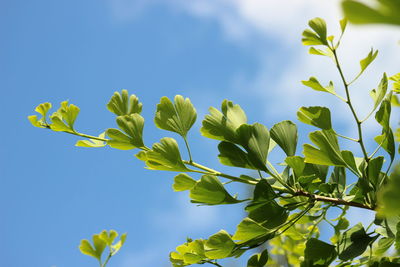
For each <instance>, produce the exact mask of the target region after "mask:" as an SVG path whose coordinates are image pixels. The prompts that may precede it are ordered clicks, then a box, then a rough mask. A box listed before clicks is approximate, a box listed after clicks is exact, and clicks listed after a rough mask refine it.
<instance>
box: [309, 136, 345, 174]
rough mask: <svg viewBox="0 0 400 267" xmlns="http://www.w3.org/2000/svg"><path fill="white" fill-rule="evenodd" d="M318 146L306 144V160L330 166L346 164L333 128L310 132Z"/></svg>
mask: <svg viewBox="0 0 400 267" xmlns="http://www.w3.org/2000/svg"><path fill="white" fill-rule="evenodd" d="M309 137H310V139H311V141H312V142H313V143H314V144H315V145H317V147H318V148H319V149H317V148H315V147H313V146H311V145H309V144H305V145H304V146H303V147H304V150H303V154H304V156H305V162H307V163H314V164H320V165H329V166H346V163H345V161H344V159H343V157H342V154H341V152H340V148H339V143H338V140H337V137H336V135H335V133H334V132H333V131H332V130H329V131H327V130H321V131H315V132H312V133H310V134H309Z"/></svg>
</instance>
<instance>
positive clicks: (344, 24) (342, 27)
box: [339, 18, 347, 34]
mask: <svg viewBox="0 0 400 267" xmlns="http://www.w3.org/2000/svg"><path fill="white" fill-rule="evenodd" d="M339 24H340V29H341V31H342V34H343V33H344V31H345V30H346V26H347V19H346V18H343V19H341V20H340V21H339Z"/></svg>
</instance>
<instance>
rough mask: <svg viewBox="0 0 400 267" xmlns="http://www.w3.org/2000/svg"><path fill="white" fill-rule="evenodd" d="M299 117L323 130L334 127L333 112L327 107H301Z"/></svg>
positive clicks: (302, 120)
mask: <svg viewBox="0 0 400 267" xmlns="http://www.w3.org/2000/svg"><path fill="white" fill-rule="evenodd" d="M297 119H298V120H299V121H301V122H303V123H305V124H309V125H313V126H315V127H318V128H321V129H323V130H330V129H332V123H331V112H330V110H329V109H328V108H326V107H319V106H316V107H301V108H300V109H299V111H298V112H297Z"/></svg>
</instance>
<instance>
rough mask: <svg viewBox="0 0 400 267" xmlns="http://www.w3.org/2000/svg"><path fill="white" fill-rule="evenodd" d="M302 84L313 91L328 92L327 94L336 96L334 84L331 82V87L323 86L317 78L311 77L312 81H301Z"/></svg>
mask: <svg viewBox="0 0 400 267" xmlns="http://www.w3.org/2000/svg"><path fill="white" fill-rule="evenodd" d="M301 83H302V84H304V85H305V86H308V87H310V88H311V89H314V90H316V91H321V92H327V93H330V94H333V95H335V94H336V93H335V89H334V87H333V83H332V82H329V85H327V86H322V85H321V84H320V82H319V81H318V80H317V78H315V77H310V79H308V81H301Z"/></svg>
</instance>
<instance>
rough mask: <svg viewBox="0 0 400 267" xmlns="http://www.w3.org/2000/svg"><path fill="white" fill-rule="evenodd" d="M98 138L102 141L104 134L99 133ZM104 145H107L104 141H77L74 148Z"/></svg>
mask: <svg viewBox="0 0 400 267" xmlns="http://www.w3.org/2000/svg"><path fill="white" fill-rule="evenodd" d="M99 138H101V139H104V138H105V132H104V133H101V134H100V135H99ZM106 145H107V143H106V142H105V141H102V140H97V139H89V140H78V141H77V142H76V144H75V146H79V147H104V146H106Z"/></svg>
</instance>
